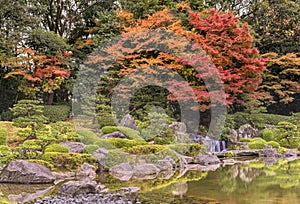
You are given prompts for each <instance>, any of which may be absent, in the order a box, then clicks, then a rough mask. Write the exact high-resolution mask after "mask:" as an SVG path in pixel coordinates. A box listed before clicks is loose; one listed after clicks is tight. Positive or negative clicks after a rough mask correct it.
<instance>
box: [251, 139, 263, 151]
mask: <svg viewBox="0 0 300 204" xmlns="http://www.w3.org/2000/svg"><path fill="white" fill-rule="evenodd" d="M265 144H267V142H266V141H265V140H264V139H262V138H254V139H252V140H251V141H250V142H249V143H248V147H249V148H250V149H263V148H264V146H265Z"/></svg>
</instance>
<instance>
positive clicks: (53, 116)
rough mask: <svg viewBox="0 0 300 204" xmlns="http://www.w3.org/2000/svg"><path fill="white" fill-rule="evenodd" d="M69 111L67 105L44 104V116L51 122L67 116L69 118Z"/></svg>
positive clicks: (64, 118) (62, 119) (69, 108)
mask: <svg viewBox="0 0 300 204" xmlns="http://www.w3.org/2000/svg"><path fill="white" fill-rule="evenodd" d="M70 113H71V107H70V106H68V105H46V106H44V116H46V117H47V118H48V119H49V121H50V122H52V123H55V122H58V121H64V120H66V119H67V118H69V116H70Z"/></svg>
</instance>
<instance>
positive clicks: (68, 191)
mask: <svg viewBox="0 0 300 204" xmlns="http://www.w3.org/2000/svg"><path fill="white" fill-rule="evenodd" d="M97 187H98V186H97V182H96V181H86V180H80V181H68V182H66V183H63V184H62V185H61V186H60V188H59V189H58V190H57V194H58V195H63V196H76V195H79V194H89V193H97V190H98V189H97Z"/></svg>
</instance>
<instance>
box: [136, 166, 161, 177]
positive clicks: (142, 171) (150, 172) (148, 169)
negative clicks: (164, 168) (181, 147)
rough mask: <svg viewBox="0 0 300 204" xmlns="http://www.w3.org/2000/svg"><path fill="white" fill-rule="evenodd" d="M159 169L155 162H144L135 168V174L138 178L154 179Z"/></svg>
mask: <svg viewBox="0 0 300 204" xmlns="http://www.w3.org/2000/svg"><path fill="white" fill-rule="evenodd" d="M159 171H160V170H159V168H157V167H156V166H155V165H154V164H143V165H139V166H136V167H135V168H134V170H133V175H134V176H135V178H138V179H153V178H155V177H156V176H157V174H158V172H159Z"/></svg>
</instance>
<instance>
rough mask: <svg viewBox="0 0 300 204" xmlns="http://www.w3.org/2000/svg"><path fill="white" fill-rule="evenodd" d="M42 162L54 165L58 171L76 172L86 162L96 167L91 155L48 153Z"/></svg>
mask: <svg viewBox="0 0 300 204" xmlns="http://www.w3.org/2000/svg"><path fill="white" fill-rule="evenodd" d="M41 159H42V160H44V161H46V162H49V163H50V164H52V165H53V166H54V167H55V168H56V169H57V170H68V171H69V170H76V169H78V168H79V167H80V166H81V165H82V164H83V163H84V162H87V163H89V164H92V165H95V166H96V164H97V161H96V159H95V158H94V157H93V156H92V155H90V154H80V153H60V152H46V153H45V154H44V155H43V156H42V158H41Z"/></svg>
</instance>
